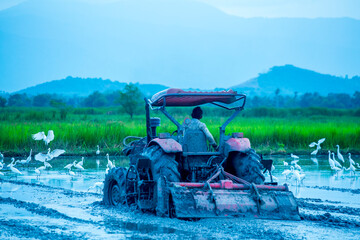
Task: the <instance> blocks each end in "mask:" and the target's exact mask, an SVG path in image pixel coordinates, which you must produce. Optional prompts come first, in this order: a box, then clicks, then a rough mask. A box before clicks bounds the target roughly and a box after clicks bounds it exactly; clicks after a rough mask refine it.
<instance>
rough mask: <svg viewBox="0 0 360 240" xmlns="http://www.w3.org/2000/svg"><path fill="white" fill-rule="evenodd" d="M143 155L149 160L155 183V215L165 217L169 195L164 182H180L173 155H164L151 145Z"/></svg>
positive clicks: (167, 210) (164, 153) (155, 146)
mask: <svg viewBox="0 0 360 240" xmlns="http://www.w3.org/2000/svg"><path fill="white" fill-rule="evenodd" d="M145 155H146V156H147V157H148V158H149V159H150V160H151V172H152V175H153V179H154V180H155V181H156V188H155V189H156V191H155V199H156V214H157V215H158V216H166V215H168V213H169V209H168V204H169V202H168V201H169V193H168V191H167V189H166V187H164V183H165V181H169V182H179V181H180V173H179V170H178V163H177V161H176V160H175V154H169V153H166V152H164V151H163V150H162V148H161V147H159V146H158V145H153V146H151V147H149V148H148V149H147V150H146V152H145Z"/></svg>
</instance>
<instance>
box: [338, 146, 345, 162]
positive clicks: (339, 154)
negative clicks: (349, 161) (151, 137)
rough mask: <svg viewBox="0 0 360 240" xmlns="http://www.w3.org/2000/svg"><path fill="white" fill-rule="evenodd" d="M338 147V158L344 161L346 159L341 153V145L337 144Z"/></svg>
mask: <svg viewBox="0 0 360 240" xmlns="http://www.w3.org/2000/svg"><path fill="white" fill-rule="evenodd" d="M336 147H337V157H338V159H339V160H340V161H342V162H343V163H344V162H345V160H344V157H343V155H342V154H341V153H340V146H339V145H336Z"/></svg>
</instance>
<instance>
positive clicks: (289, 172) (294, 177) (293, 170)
mask: <svg viewBox="0 0 360 240" xmlns="http://www.w3.org/2000/svg"><path fill="white" fill-rule="evenodd" d="M32 138H33V139H34V140H36V141H44V143H45V145H48V144H49V143H50V142H51V141H53V140H54V138H55V135H54V131H52V130H49V131H48V134H47V136H46V135H45V133H44V132H39V133H36V134H33V135H32ZM324 141H325V138H322V139H320V140H319V141H317V142H312V143H310V145H309V147H311V148H312V147H315V146H316V149H315V150H314V151H313V152H311V155H312V156H316V155H317V154H318V152H319V150H320V149H321V146H320V145H321V144H322V143H323V142H324ZM336 147H337V158H338V160H336V158H335V153H334V152H331V151H330V150H329V151H328V153H329V165H330V168H331V170H333V171H335V172H336V175H337V176H338V175H339V174H341V173H342V172H343V171H344V170H346V171H350V173H351V175H355V171H356V170H357V169H360V165H359V163H355V161H354V160H353V159H352V158H351V153H349V154H348V159H349V167H348V168H345V159H344V157H343V155H342V154H341V152H340V146H339V145H336ZM63 153H65V150H62V149H55V150H53V151H51V149H50V148H48V151H47V153H41V152H40V153H38V154H36V155H35V156H34V158H35V160H36V161H39V162H42V163H43V164H44V165H42V166H40V167H37V168H35V169H34V172H35V173H36V174H37V178H39V177H40V175H41V172H42V171H44V170H45V169H48V168H52V166H51V164H50V163H49V161H51V160H52V159H54V158H57V157H59V156H60V155H61V154H63ZM95 153H96V155H99V154H100V147H99V145H97V150H96V152H95ZM290 157H291V159H292V160H291V162H290V163H288V162H287V161H284V166H289V165H290V166H289V169H285V170H284V171H283V172H282V174H283V175H284V176H285V178H286V180H290V181H292V182H295V184H296V185H299V184H301V183H302V182H303V180H304V179H305V173H304V171H303V170H302V168H301V166H300V165H299V164H298V162H299V160H300V159H299V157H298V156H296V155H294V154H292V153H291V154H290ZM106 158H107V165H106V174H107V173H108V172H109V170H110V169H112V168H113V167H115V163H113V162H112V161H110V159H109V154H106ZM3 159H4V156H3V154H2V153H0V170H2V169H3V167H4V162H3ZM312 159H313V158H312ZM31 160H32V149H30V154H29V156H28V157H27V158H26V159H23V160H16V161H15V159H14V158H11V163H10V164H8V165H7V167H8V168H9V169H10V170H11V172H12V173H13V174H15V176H17V175H22V172H20V171H19V170H18V169H17V168H15V166H16V164H21V165H28V166H29V163H30V162H31ZM84 161H85V159H84V157H82V159H81V161H79V162H77V161H76V160H75V161H74V162H73V163H70V164H67V165H66V166H65V167H64V169H66V171H67V173H68V174H69V175H71V176H75V172H74V171H73V168H74V169H77V170H78V172H81V171H82V170H85V169H84V166H83V164H84ZM313 161H314V160H313ZM314 162H315V163H317V161H314ZM96 163H97V165H99V164H100V161H99V160H97V161H96ZM274 169H275V167H274V166H272V169H271V170H274ZM0 175H4V173H3V172H1V171H0ZM273 178H274V179H275V181H276V180H277V179H276V177H274V176H273ZM102 184H103V182H97V183H95V184H94V186H92V187H90V188H89V190H90V189H92V188H93V189H99V188H100V187H101V186H103V185H102Z"/></svg>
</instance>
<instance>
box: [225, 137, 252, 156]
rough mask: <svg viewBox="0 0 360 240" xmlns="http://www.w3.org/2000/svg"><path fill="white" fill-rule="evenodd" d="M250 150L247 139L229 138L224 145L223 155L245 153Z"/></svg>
mask: <svg viewBox="0 0 360 240" xmlns="http://www.w3.org/2000/svg"><path fill="white" fill-rule="evenodd" d="M250 148H251V145H250V141H249V139H248V138H230V139H229V140H227V141H226V142H225V144H224V154H225V156H228V155H229V153H230V152H247V151H249V149H250Z"/></svg>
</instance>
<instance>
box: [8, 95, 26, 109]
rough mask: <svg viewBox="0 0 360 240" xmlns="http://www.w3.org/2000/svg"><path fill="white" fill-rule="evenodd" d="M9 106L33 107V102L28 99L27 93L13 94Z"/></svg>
mask: <svg viewBox="0 0 360 240" xmlns="http://www.w3.org/2000/svg"><path fill="white" fill-rule="evenodd" d="M8 106H12V107H29V106H31V100H30V99H29V98H28V97H27V95H26V94H25V93H23V94H19V93H16V94H13V95H10V97H9V100H8Z"/></svg>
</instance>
